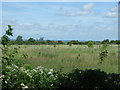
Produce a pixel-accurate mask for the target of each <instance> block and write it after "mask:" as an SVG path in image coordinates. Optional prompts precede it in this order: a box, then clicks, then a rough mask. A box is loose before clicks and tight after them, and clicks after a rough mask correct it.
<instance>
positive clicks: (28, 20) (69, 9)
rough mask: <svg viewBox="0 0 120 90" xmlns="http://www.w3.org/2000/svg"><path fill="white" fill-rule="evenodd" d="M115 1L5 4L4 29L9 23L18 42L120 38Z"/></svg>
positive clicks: (3, 14)
mask: <svg viewBox="0 0 120 90" xmlns="http://www.w3.org/2000/svg"><path fill="white" fill-rule="evenodd" d="M117 20H118V18H117V3H115V2H95V3H94V2H93V3H92V2H3V3H2V23H3V29H4V30H5V29H6V25H8V24H10V25H12V27H13V28H14V31H13V32H14V36H13V37H12V39H15V38H16V37H17V36H18V35H21V36H23V38H24V39H28V38H30V37H32V38H35V39H39V38H40V37H44V38H45V39H47V40H48V39H49V40H104V39H110V40H115V39H118V22H117Z"/></svg>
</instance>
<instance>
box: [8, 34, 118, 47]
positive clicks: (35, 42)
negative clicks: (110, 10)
mask: <svg viewBox="0 0 120 90" xmlns="http://www.w3.org/2000/svg"><path fill="white" fill-rule="evenodd" d="M8 40H9V44H10V45H39V44H46V45H56V44H61V45H72V44H73V45H88V44H120V40H111V41H110V40H109V39H105V40H103V41H78V40H71V41H62V40H58V41H54V40H44V37H40V39H38V40H36V39H34V38H29V39H28V40H23V37H22V36H17V38H16V39H15V40H11V39H10V38H8Z"/></svg>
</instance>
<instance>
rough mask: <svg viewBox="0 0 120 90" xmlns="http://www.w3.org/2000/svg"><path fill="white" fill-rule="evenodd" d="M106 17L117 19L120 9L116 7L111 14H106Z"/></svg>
mask: <svg viewBox="0 0 120 90" xmlns="http://www.w3.org/2000/svg"><path fill="white" fill-rule="evenodd" d="M105 16H106V17H109V18H115V17H117V16H118V8H117V7H114V8H112V9H111V10H110V11H109V12H107V13H106V15H105Z"/></svg>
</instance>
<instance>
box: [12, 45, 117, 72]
mask: <svg viewBox="0 0 120 90" xmlns="http://www.w3.org/2000/svg"><path fill="white" fill-rule="evenodd" d="M13 47H16V46H13ZM20 47H21V48H20V50H19V53H20V54H27V55H28V58H26V59H25V61H26V63H29V64H31V65H33V66H34V67H37V66H38V65H41V66H43V67H46V68H48V69H50V68H57V69H60V68H62V69H63V71H64V72H69V71H71V70H72V68H76V67H78V68H80V69H86V68H91V69H96V68H99V69H102V70H104V71H106V72H110V73H118V46H115V45H111V46H108V47H107V50H108V57H107V58H105V60H104V61H103V63H102V64H98V62H99V61H100V58H99V53H100V52H101V50H102V46H99V45H95V46H94V47H93V48H88V47H87V46H86V45H72V46H69V45H57V46H56V47H54V45H21V46H20ZM20 54H19V55H20ZM19 55H18V56H17V57H20V56H19Z"/></svg>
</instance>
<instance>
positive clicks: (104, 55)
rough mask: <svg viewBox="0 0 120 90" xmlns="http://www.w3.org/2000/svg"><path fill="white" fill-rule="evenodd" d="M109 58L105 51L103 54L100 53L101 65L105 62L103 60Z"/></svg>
mask: <svg viewBox="0 0 120 90" xmlns="http://www.w3.org/2000/svg"><path fill="white" fill-rule="evenodd" d="M107 56H108V51H107V50H104V51H102V52H100V53H99V58H100V63H102V62H103V60H104V59H105V58H106V57H107Z"/></svg>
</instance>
